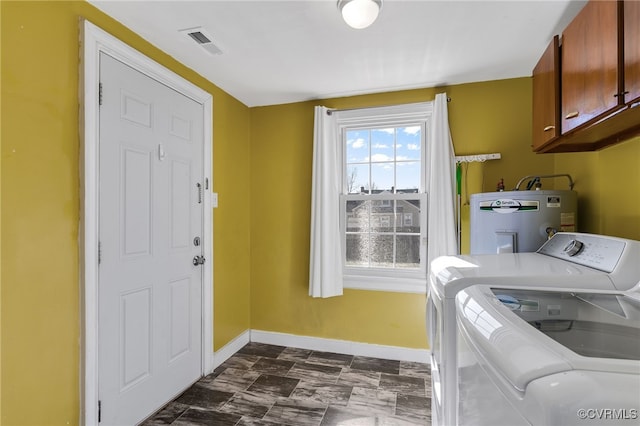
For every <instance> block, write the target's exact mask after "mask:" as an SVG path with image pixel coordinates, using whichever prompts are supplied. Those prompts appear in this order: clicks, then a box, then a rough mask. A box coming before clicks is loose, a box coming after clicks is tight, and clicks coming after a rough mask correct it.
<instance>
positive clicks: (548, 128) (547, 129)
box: [543, 126, 556, 132]
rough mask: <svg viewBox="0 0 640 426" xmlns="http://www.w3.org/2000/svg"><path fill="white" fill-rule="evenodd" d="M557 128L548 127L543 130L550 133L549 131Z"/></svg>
mask: <svg viewBox="0 0 640 426" xmlns="http://www.w3.org/2000/svg"><path fill="white" fill-rule="evenodd" d="M555 128H556V126H547V127H545V128H544V129H543V132H548V131H549V130H553V129H555Z"/></svg>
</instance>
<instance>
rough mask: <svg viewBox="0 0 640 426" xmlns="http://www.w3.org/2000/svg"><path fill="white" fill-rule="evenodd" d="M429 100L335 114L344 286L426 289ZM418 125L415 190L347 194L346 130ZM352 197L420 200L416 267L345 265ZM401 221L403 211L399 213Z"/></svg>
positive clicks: (400, 289)
mask: <svg viewBox="0 0 640 426" xmlns="http://www.w3.org/2000/svg"><path fill="white" fill-rule="evenodd" d="M432 111H433V107H432V102H423V103H415V104H403V105H396V106H388V107H375V108H361V109H353V110H345V111H340V112H339V114H338V115H337V117H336V123H337V126H338V134H339V143H340V145H341V150H340V152H341V157H340V159H339V161H340V164H341V169H342V174H341V188H340V234H341V244H342V252H343V257H342V272H343V279H344V288H350V289H361V290H378V291H390V292H403V293H423V294H424V293H426V280H427V215H428V204H427V201H428V194H427V192H426V173H427V161H426V160H427V157H426V152H427V144H428V143H429V134H430V131H429V130H430V125H431V115H432ZM416 125H420V126H421V152H420V187H419V189H418V192H417V193H394V194H385V195H382V196H381V195H380V194H347V176H346V175H347V158H346V149H347V144H346V132H347V131H349V130H357V129H376V128H377V129H380V128H390V127H393V128H398V127H408V126H416ZM353 199H367V200H376V199H384V200H402V199H405V200H406V199H418V200H420V220H419V221H420V237H419V238H420V267H419V268H417V269H407V270H402V269H389V268H375V267H351V266H347V265H346V237H347V227H346V225H347V223H346V216H347V212H346V203H347V201H348V200H353ZM402 221H403V222H404V215H403V217H402Z"/></svg>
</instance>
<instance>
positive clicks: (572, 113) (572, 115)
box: [564, 111, 580, 120]
mask: <svg viewBox="0 0 640 426" xmlns="http://www.w3.org/2000/svg"><path fill="white" fill-rule="evenodd" d="M578 115H580V113H579V112H578V111H573V112H570V113H569V114H567V115H566V116H565V117H564V118H565V120H570V119H572V118H576V117H577V116H578Z"/></svg>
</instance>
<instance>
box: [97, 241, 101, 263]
mask: <svg viewBox="0 0 640 426" xmlns="http://www.w3.org/2000/svg"><path fill="white" fill-rule="evenodd" d="M101 262H102V243H101V242H100V241H98V265H99V264H100V263H101Z"/></svg>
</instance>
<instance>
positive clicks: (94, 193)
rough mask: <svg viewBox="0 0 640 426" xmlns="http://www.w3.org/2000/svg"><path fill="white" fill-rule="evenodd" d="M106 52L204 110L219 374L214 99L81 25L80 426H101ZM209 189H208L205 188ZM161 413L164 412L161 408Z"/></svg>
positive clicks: (208, 343)
mask: <svg viewBox="0 0 640 426" xmlns="http://www.w3.org/2000/svg"><path fill="white" fill-rule="evenodd" d="M100 53H106V54H108V55H110V56H112V57H113V58H115V59H117V60H119V61H121V62H123V63H125V64H126V65H128V66H130V67H132V68H134V69H136V70H138V71H139V72H141V73H143V74H145V75H147V76H149V77H150V78H152V79H154V80H156V81H158V82H160V83H162V84H164V85H165V86H168V87H170V88H172V89H173V90H176V91H177V92H179V93H181V94H183V95H185V96H187V97H189V98H191V99H192V100H194V101H196V102H197V103H199V104H201V105H202V106H203V113H204V117H203V125H204V129H203V130H204V131H203V137H204V143H203V153H202V155H203V172H204V178H205V179H207V180H208V184H209V185H208V190H205V191H204V194H205V196H204V200H203V209H204V211H203V234H202V235H203V242H204V243H203V250H204V256H205V259H207V260H208V262H206V263H205V264H204V265H203V277H202V324H201V330H202V366H201V369H202V374H203V375H206V374H209V373H210V372H211V371H213V361H214V360H213V211H212V208H211V196H210V194H211V191H212V188H213V180H212V175H211V171H212V140H213V139H212V138H213V97H212V95H211V94H210V93H208V92H206V91H204V90H203V89H201V88H199V87H197V86H196V85H194V84H192V83H190V82H189V81H187V80H185V79H184V78H183V77H181V76H179V75H178V74H176V73H174V72H173V71H171V70H169V69H167V68H166V67H164V66H162V65H160V64H158V63H157V62H155V61H153V60H152V59H150V58H148V57H147V56H145V55H144V54H142V53H140V52H139V51H137V50H135V49H133V48H132V47H130V46H128V45H127V44H125V43H124V42H122V41H120V40H118V39H117V38H115V37H114V36H112V35H110V34H109V33H107V32H105V31H104V30H102V29H101V28H99V27H97V26H96V25H94V24H92V23H91V22H89V21H88V20H85V19H81V21H80V70H79V74H80V84H79V95H78V97H79V102H80V156H79V159H80V186H81V187H80V224H79V235H78V242H79V250H78V255H79V267H80V271H79V279H80V339H81V342H80V352H81V353H80V419H79V420H80V424H85V425H94V424H98V371H99V370H98V367H99V365H98V362H99V360H98V235H99V234H98V230H99V227H98V225H99V223H98V220H99V210H98V207H99V205H98V200H99V175H98V170H99V153H100V151H99V147H98V141H99V139H100V138H99V130H100V128H99V115H100V110H99V105H98V101H99V83H100V80H99V78H100ZM204 186H205V189H206V188H207V184H206V183H204ZM158 408H160V407H158Z"/></svg>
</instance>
